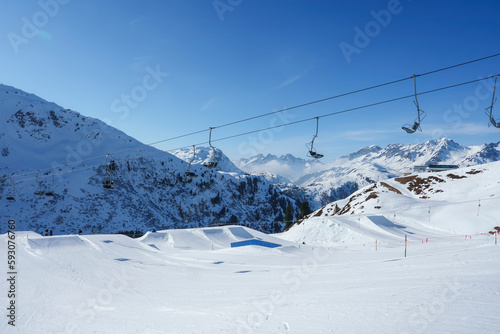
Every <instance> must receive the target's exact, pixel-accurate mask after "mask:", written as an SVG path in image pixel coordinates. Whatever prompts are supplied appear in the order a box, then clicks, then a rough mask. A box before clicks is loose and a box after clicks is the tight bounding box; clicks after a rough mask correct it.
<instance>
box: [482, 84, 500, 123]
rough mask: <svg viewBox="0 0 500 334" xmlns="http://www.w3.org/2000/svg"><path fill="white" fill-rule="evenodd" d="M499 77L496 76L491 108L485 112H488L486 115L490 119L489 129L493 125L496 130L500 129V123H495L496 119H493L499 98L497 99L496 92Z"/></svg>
mask: <svg viewBox="0 0 500 334" xmlns="http://www.w3.org/2000/svg"><path fill="white" fill-rule="evenodd" d="M497 77H498V76H495V85H494V86H493V97H492V98H491V106H489V107H488V108H486V109H485V110H486V115H488V117H489V118H490V122H489V123H488V127H489V126H490V125H493V126H494V127H495V128H497V129H500V121H495V119H494V118H493V105H494V104H495V102H496V101H497V98H496V97H495V91H496V89H497Z"/></svg>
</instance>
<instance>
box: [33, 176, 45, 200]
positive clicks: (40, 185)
mask: <svg viewBox="0 0 500 334" xmlns="http://www.w3.org/2000/svg"><path fill="white" fill-rule="evenodd" d="M38 172H39V171H38V170H37V171H36V182H37V183H38V190H37V191H35V192H34V194H35V195H37V196H43V195H45V191H44V190H43V189H42V181H38Z"/></svg>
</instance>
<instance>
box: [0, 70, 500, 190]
mask: <svg viewBox="0 0 500 334" xmlns="http://www.w3.org/2000/svg"><path fill="white" fill-rule="evenodd" d="M498 75H499V74H496V75H492V76H489V77H485V78H480V79H475V80H470V81H466V82H462V83H458V84H454V85H450V86H445V87H440V88H435V89H432V90H428V91H424V92H420V93H417V96H419V95H425V94H430V93H435V92H439V91H442V90H447V89H451V88H455V87H460V86H464V85H468V84H472V83H475V82H479V81H483V80H487V79H491V78H494V77H497V76H498ZM412 97H414V94H412V95H406V96H401V97H397V98H393V99H389V100H385V101H380V102H374V103H370V104H366V105H363V106H358V107H353V108H349V109H344V110H340V111H335V112H331V113H327V114H323V115H319V116H315V117H309V118H306V119H302V120H298V121H293V122H289V123H285V124H280V125H275V126H271V127H267V128H261V129H258V130H252V131H248V132H243V133H239V134H235V135H231V136H227V137H223V138H219V139H212V138H209V140H210V141H209V142H201V143H197V144H196V145H205V144H210V143H212V142H217V141H222V140H228V139H232V138H236V137H241V136H245V135H249V134H253V133H257V132H260V131H266V130H271V129H276V128H280V127H285V126H289V125H294V124H299V123H304V122H307V121H311V120H313V119H316V118H318V119H319V118H324V117H330V116H334V115H339V114H343V113H347V112H351V111H356V110H360V109H365V108H370V107H374V106H378V105H382V104H387V103H391V102H396V101H400V100H404V99H408V98H412ZM215 128H217V127H211V128H210V129H215ZM210 129H209V130H210ZM205 131H207V130H203V131H198V132H197V133H201V132H205ZM188 135H190V134H188ZM188 135H184V136H178V137H176V138H179V137H185V136H188ZM143 146H147V145H142V146H141V147H143ZM186 147H189V146H181V147H178V148H174V149H171V150H176V149H182V148H186ZM130 150H132V148H131V149H128V150H124V151H130ZM120 152H122V151H120ZM163 153H167V151H160V152H155V153H150V154H145V155H141V156H135V157H129V158H124V159H121V160H117V161H116V162H123V161H130V160H134V159H140V158H143V157H148V156H153V155H158V154H163ZM111 154H115V153H109V154H107V155H111ZM104 156H106V155H101V157H104ZM92 159H95V158H92ZM92 159H86V161H87V160H92ZM72 164H73V163H72ZM68 165H69V164H68ZM61 166H67V165H61ZM99 166H102V164H97V165H93V166H87V167H82V168H79V169H74V170H70V171H63V172H58V173H52V174H50V175H62V174H68V173H73V172H77V171H82V170H86V169H92V168H96V167H99ZM47 169H51V168H47ZM40 170H42V169H40ZM33 173H36V171H34V172H27V173H23V174H17V175H11V176H8V177H3V178H0V180H2V179H8V178H13V177H14V176H16V177H19V176H24V175H29V174H33ZM47 176H48V175H47ZM47 176H42V177H47ZM33 179H36V178H34V177H31V178H25V179H21V180H16V181H14V180H13V181H11V183H14V182H23V181H28V180H33Z"/></svg>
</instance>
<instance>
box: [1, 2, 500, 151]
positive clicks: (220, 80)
mask: <svg viewBox="0 0 500 334" xmlns="http://www.w3.org/2000/svg"><path fill="white" fill-rule="evenodd" d="M0 12H1V13H2V14H1V17H2V19H1V20H0V30H1V32H2V39H1V42H0V54H1V55H2V61H1V62H0V73H1V79H0V82H2V83H4V84H7V85H11V86H15V87H17V88H20V89H22V90H25V91H27V92H30V93H34V94H36V95H38V96H40V97H42V98H44V99H46V100H49V101H53V102H56V103H58V104H59V105H61V106H63V107H65V108H70V109H73V110H76V111H78V112H80V113H82V114H84V115H87V116H91V117H96V118H99V119H101V120H104V121H106V122H107V123H108V124H111V125H113V126H115V127H116V128H118V129H120V130H122V131H124V132H126V133H127V134H129V135H131V136H133V137H135V138H137V139H138V140H140V141H142V142H144V143H150V142H155V141H157V140H161V139H165V138H170V137H175V136H179V135H183V134H186V133H190V132H193V131H197V130H202V129H208V128H209V127H211V126H214V127H215V126H218V125H221V124H225V123H228V122H232V121H236V120H239V119H242V118H247V117H252V116H254V115H259V114H263V113H268V112H272V111H274V110H279V109H282V108H286V107H291V106H294V105H298V104H302V103H307V102H310V101H314V100H318V99H322V98H325V97H329V96H333V95H337V94H340V93H344V92H348V91H351V90H356V89H360V88H364V87H367V86H371V85H375V84H379V83H384V82H387V81H391V80H397V79H401V78H405V77H409V76H411V75H412V74H414V73H416V74H419V73H423V72H427V71H431V70H434V69H438V68H441V67H446V66H449V65H453V64H457V63H461V62H465V61H468V60H471V59H475V58H481V57H484V56H488V55H491V54H495V53H499V52H500V48H499V47H498V45H500V35H499V34H498V32H499V31H500V17H499V15H498V13H499V12H500V3H499V2H498V1H493V0H484V1H480V2H478V1H451V0H443V1H430V0H413V1H410V0H401V1H397V0H390V1H386V0H384V1H379V0H371V1H327V0H324V1H319V0H318V1H314V0H265V1H264V0H254V1H251V0H217V1H212V0H207V1H201V0H190V1H186V0H171V1H153V0H150V1H142V2H139V1H128V0H123V1H94V0H88V1H77V0H72V1H69V0H41V1H38V2H37V1H25V0H15V1H14V0H2V1H0ZM377 17H378V20H377ZM33 28H34V29H33ZM359 31H362V32H363V34H366V35H365V36H364V38H363V36H361V35H360V34H359ZM360 36H361V37H360ZM346 45H348V46H349V47H352V48H351V49H349V50H350V51H351V52H347V56H346V51H345V50H346ZM343 48H344V51H343ZM353 48H356V49H355V52H353V51H352V50H354V49H353ZM499 65H500V57H496V58H493V59H489V60H485V61H482V62H479V63H475V64H471V65H467V66H463V67H460V68H456V69H452V70H449V71H444V72H440V73H438V74H435V75H429V76H425V77H421V78H419V79H418V81H417V85H418V89H419V90H421V91H425V90H430V89H435V88H439V87H442V86H446V85H452V84H456V83H459V82H464V81H469V80H474V79H478V78H480V77H486V76H488V75H492V74H497V73H499V72H500V66H499ZM488 87H489V88H488ZM488 89H491V82H490V83H488V84H487V85H486V86H481V84H480V83H475V84H471V85H467V86H463V87H460V88H455V89H451V90H447V91H443V92H439V93H433V94H429V95H425V96H422V97H420V98H419V102H420V105H421V108H422V109H423V110H425V111H426V112H427V113H428V116H427V118H426V119H425V120H424V122H423V123H422V128H423V132H421V133H416V134H413V135H408V134H406V133H404V132H403V131H402V130H401V126H402V125H403V124H405V123H410V122H412V121H413V119H414V118H415V116H416V108H415V106H414V105H413V102H412V99H407V100H403V101H399V102H395V103H391V104H386V105H382V106H377V107H373V108H367V109H363V110H359V111H354V112H350V113H345V114H342V115H337V116H332V117H328V118H321V119H320V133H319V136H318V138H317V140H316V148H317V149H318V151H320V152H321V153H323V154H325V158H324V160H325V161H328V160H331V159H334V158H336V157H339V156H341V155H344V154H348V153H350V152H352V151H354V150H357V149H359V148H361V147H364V146H368V145H379V146H385V145H387V144H390V143H416V142H423V141H426V140H430V139H437V138H440V137H442V136H445V137H448V138H451V139H453V140H455V141H457V142H459V143H461V144H463V145H475V144H482V143H487V142H497V141H499V140H500V138H499V133H500V129H495V128H491V127H490V128H488V127H487V123H488V120H487V118H486V116H485V115H484V112H483V110H484V108H486V107H487V106H488V105H489V104H490V99H491V92H490V91H489V90H488ZM412 92H413V82H412V81H411V80H408V81H405V82H402V83H399V84H395V85H391V86H388V87H385V88H382V89H377V90H372V91H369V92H364V93H360V94H356V95H352V96H349V97H345V98H339V99H335V100H331V101H327V102H323V103H318V104H315V105H312V106H308V107H304V108H299V109H294V110H292V111H289V112H287V113H286V114H282V115H272V116H269V117H263V118H260V119H257V120H253V121H249V122H245V123H240V124H238V125H235V126H228V127H224V128H220V129H215V130H214V132H213V138H214V139H217V138H222V137H226V136H231V135H234V134H239V133H242V132H246V131H252V130H258V129H261V128H267V127H270V126H274V125H280V124H284V123H287V122H293V121H298V120H301V119H306V118H310V117H315V116H321V115H323V114H328V113H331V112H335V111H339V110H343V109H348V108H353V107H358V106H361V105H364V104H369V103H374V102H379V101H382V100H387V99H391V98H395V97H400V96H405V95H409V94H412ZM496 111H497V116H498V117H499V118H500V105H498V106H497V108H496ZM315 126H316V124H315V122H314V121H309V122H305V123H301V124H299V125H291V126H287V127H283V128H279V129H275V130H272V131H271V130H268V131H263V132H260V133H256V134H253V135H247V136H242V137H237V138H233V139H231V140H225V141H220V142H216V143H214V144H216V146H217V147H219V148H221V149H222V150H223V151H224V152H225V153H226V154H227V155H228V156H229V157H231V158H233V159H238V158H241V157H249V156H250V155H253V154H257V153H262V154H267V153H272V154H278V155H279V154H285V153H292V154H294V155H296V156H300V157H305V153H306V149H305V145H304V143H306V142H309V141H310V140H311V138H312V136H313V134H314V131H315ZM207 137H208V132H206V133H202V134H200V135H196V136H191V137H186V138H182V139H180V140H176V141H172V142H168V143H165V144H162V145H159V146H157V147H158V148H161V149H173V148H177V147H181V146H187V145H191V144H194V143H200V142H203V141H206V140H207Z"/></svg>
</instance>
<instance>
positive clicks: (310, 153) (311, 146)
mask: <svg viewBox="0 0 500 334" xmlns="http://www.w3.org/2000/svg"><path fill="white" fill-rule="evenodd" d="M318 129H319V117H316V134H315V135H314V136H313V139H312V141H311V142H310V143H307V144H306V146H307V156H308V157H311V158H314V159H321V158H323V157H324V155H323V154H320V153H318V152H317V151H316V149H315V148H314V140H315V139H316V137H317V136H318Z"/></svg>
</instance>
